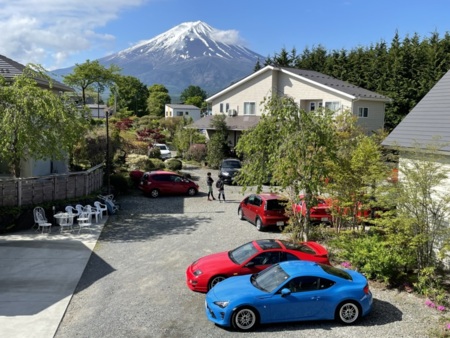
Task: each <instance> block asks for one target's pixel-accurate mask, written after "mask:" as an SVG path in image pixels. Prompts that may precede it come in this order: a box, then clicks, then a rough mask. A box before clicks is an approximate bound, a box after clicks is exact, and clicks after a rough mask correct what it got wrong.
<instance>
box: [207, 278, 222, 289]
mask: <svg viewBox="0 0 450 338" xmlns="http://www.w3.org/2000/svg"><path fill="white" fill-rule="evenodd" d="M225 279H226V277H225V276H214V277H213V278H211V279H210V280H209V283H208V290H211V289H212V288H213V287H214V286H215V285H216V284H219V283H220V282H222V281H224V280H225Z"/></svg>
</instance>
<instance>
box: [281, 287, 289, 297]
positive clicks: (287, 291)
mask: <svg viewBox="0 0 450 338" xmlns="http://www.w3.org/2000/svg"><path fill="white" fill-rule="evenodd" d="M290 294H291V290H289V289H288V288H283V289H281V297H286V296H289V295H290Z"/></svg>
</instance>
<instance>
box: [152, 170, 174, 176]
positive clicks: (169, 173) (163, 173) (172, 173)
mask: <svg viewBox="0 0 450 338" xmlns="http://www.w3.org/2000/svg"><path fill="white" fill-rule="evenodd" d="M145 174H147V175H155V174H158V175H178V174H177V173H174V172H173V171H164V170H155V171H147V172H146V173H145ZM178 176H180V175H178Z"/></svg>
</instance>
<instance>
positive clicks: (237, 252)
mask: <svg viewBox="0 0 450 338" xmlns="http://www.w3.org/2000/svg"><path fill="white" fill-rule="evenodd" d="M257 252H258V249H256V248H255V246H254V245H253V243H252V242H250V243H246V244H244V245H241V246H240V247H237V248H236V249H234V250H231V251H229V252H228V256H229V257H230V259H231V260H232V261H233V262H234V263H236V264H242V263H244V262H245V261H246V260H247V259H249V258H250V257H252V256H253V255H254V254H255V253H257Z"/></svg>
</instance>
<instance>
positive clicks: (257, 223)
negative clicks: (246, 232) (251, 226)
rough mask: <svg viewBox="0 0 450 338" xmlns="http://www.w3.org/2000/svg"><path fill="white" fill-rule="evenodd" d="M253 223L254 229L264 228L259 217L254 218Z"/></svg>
mask: <svg viewBox="0 0 450 338" xmlns="http://www.w3.org/2000/svg"><path fill="white" fill-rule="evenodd" d="M255 225H256V230H258V231H263V230H264V227H263V224H262V221H261V218H259V217H258V218H257V219H256V221H255Z"/></svg>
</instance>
